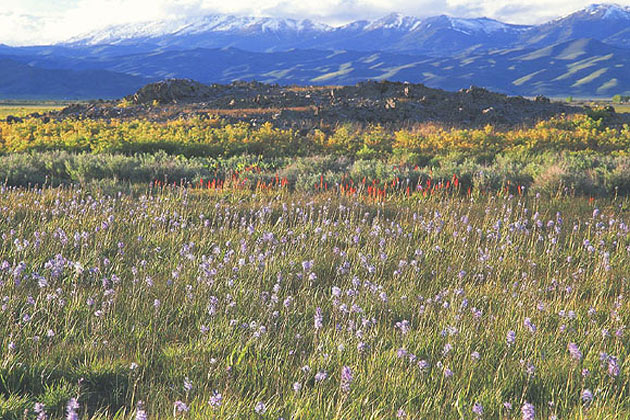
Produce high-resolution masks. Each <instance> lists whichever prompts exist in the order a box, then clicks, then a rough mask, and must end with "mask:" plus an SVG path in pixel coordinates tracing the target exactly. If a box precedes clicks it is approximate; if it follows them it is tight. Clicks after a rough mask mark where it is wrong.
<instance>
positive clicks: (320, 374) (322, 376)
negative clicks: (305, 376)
mask: <svg viewBox="0 0 630 420" xmlns="http://www.w3.org/2000/svg"><path fill="white" fill-rule="evenodd" d="M326 378H328V372H326V371H325V370H321V371H319V372H317V373H316V374H315V382H321V381H324V380H326Z"/></svg>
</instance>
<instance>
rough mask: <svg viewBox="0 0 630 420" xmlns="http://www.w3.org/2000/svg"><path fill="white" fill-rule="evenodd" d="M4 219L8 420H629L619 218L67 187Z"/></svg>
mask: <svg viewBox="0 0 630 420" xmlns="http://www.w3.org/2000/svg"><path fill="white" fill-rule="evenodd" d="M0 209H2V212H1V217H0V238H1V239H0V299H1V300H2V302H1V307H0V311H1V314H2V316H0V352H1V354H2V358H1V360H2V362H1V363H0V417H2V418H3V419H23V418H27V419H34V418H37V416H38V415H39V414H37V413H36V412H35V411H34V409H35V404H36V403H40V404H43V406H39V405H38V406H37V409H38V410H39V411H40V412H41V410H42V409H43V410H44V411H45V413H46V415H49V416H53V417H56V418H58V417H62V416H66V415H67V412H68V411H70V413H71V414H72V413H74V412H76V413H77V414H78V415H79V416H81V417H82V418H103V419H104V418H118V419H131V418H142V415H143V414H146V415H148V417H149V418H155V419H158V418H159V419H162V418H173V417H175V418H181V419H184V418H186V419H207V418H239V419H241V418H252V419H254V418H269V419H277V418H280V417H283V418H285V419H288V418H300V419H324V418H336V419H357V418H373V419H391V418H396V417H398V418H406V419H407V418H408V419H411V418H449V419H450V418H477V417H482V418H514V419H516V418H522V417H523V418H526V416H527V415H528V413H529V411H528V410H530V406H529V405H527V404H532V405H533V409H534V410H535V412H536V414H535V418H549V417H550V416H557V417H558V418H627V417H629V416H630V391H629V389H630V388H629V384H628V378H629V374H630V371H629V368H628V362H627V360H628V353H629V348H628V341H627V331H626V327H627V325H628V321H629V317H630V305H629V301H628V298H627V290H626V288H627V287H628V268H627V267H628V264H629V263H630V261H629V260H630V254H629V252H630V239H629V238H630V236H629V228H628V202H627V201H622V200H612V199H608V200H604V201H598V200H589V199H587V198H583V199H582V198H570V199H569V198H564V197H558V198H546V199H543V198H537V197H536V196H534V195H530V196H528V197H525V196H524V197H519V196H513V195H509V194H500V195H494V194H486V195H472V196H470V197H468V196H464V197H461V196H449V195H434V196H428V197H427V198H423V197H422V196H419V195H415V196H413V197H404V196H397V197H396V198H389V199H386V200H383V201H379V202H375V201H370V200H367V199H364V198H362V197H361V196H358V195H355V196H341V197H340V196H339V195H335V194H333V193H332V192H330V191H329V192H328V193H326V192H321V193H316V194H314V193H306V194H305V193H290V192H287V191H285V190H282V191H280V192H274V191H258V192H256V193H252V192H251V191H250V190H229V191H222V192H220V191H216V190H207V189H204V190H196V189H192V188H172V187H164V188H158V189H147V190H144V191H138V190H136V192H121V193H114V194H111V195H107V194H105V193H103V192H100V191H99V190H98V189H97V188H90V189H84V188H79V187H65V188H44V189H24V188H3V189H2V191H1V193H0ZM589 392H590V393H591V394H592V398H591V396H590V394H589ZM71 398H76V399H77V401H78V406H79V408H78V409H76V408H75V406H74V405H72V404H70V406H69V407H67V406H68V402H69V401H70V400H71ZM141 401H142V404H140V402H141ZM522 407H525V408H524V409H522ZM522 410H523V412H524V413H525V414H523V412H522ZM136 416H137V417H136ZM42 418H43V417H42Z"/></svg>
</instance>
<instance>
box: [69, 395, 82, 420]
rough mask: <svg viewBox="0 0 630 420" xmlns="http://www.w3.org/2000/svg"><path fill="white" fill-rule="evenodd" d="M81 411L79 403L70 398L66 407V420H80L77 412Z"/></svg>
mask: <svg viewBox="0 0 630 420" xmlns="http://www.w3.org/2000/svg"><path fill="white" fill-rule="evenodd" d="M78 409H79V402H78V401H77V399H76V398H70V400H68V404H67V405H66V420H79V415H78V414H77V410H78Z"/></svg>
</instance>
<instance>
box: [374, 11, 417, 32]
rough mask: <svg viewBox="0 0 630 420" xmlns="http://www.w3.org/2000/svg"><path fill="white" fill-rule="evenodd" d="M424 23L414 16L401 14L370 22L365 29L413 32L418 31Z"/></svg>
mask: <svg viewBox="0 0 630 420" xmlns="http://www.w3.org/2000/svg"><path fill="white" fill-rule="evenodd" d="M421 23H422V21H421V20H420V19H418V18H416V17H413V16H405V15H402V14H400V13H391V14H389V15H387V16H384V17H382V18H380V19H377V20H374V21H372V22H370V23H369V24H368V25H367V26H366V27H365V29H366V30H374V29H398V30H407V31H413V30H414V29H416V28H417V27H418V26H420V24H421Z"/></svg>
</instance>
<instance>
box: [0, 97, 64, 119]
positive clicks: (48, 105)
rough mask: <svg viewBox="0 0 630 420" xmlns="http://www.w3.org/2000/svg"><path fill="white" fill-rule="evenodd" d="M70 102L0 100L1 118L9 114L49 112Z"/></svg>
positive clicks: (20, 114)
mask: <svg viewBox="0 0 630 420" xmlns="http://www.w3.org/2000/svg"><path fill="white" fill-rule="evenodd" d="M68 104H69V103H68V102H59V101H7V100H5V101H2V100H0V119H3V118H6V117H7V116H9V115H13V116H14V117H24V116H26V115H29V114H32V113H34V112H39V113H43V112H47V111H56V110H60V109H63V108H64V107H66V106H67V105H68Z"/></svg>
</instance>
